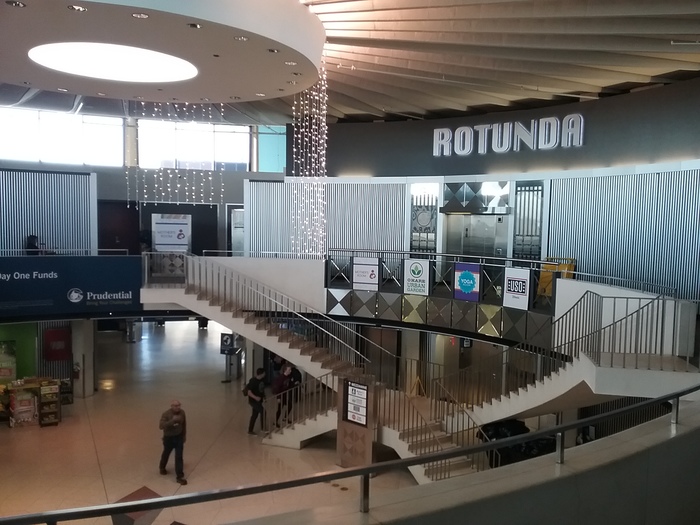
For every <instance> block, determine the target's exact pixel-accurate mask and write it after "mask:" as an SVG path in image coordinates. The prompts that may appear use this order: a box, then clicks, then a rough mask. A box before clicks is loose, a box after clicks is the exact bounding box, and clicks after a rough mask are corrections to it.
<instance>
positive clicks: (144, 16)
mask: <svg viewBox="0 0 700 525" xmlns="http://www.w3.org/2000/svg"><path fill="white" fill-rule="evenodd" d="M131 16H133V17H134V18H140V19H144V18H148V15H147V14H146V13H131Z"/></svg>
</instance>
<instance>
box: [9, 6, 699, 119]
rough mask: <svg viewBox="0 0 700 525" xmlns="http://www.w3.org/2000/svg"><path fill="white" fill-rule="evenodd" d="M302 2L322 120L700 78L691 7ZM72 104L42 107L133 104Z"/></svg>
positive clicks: (259, 111) (584, 95)
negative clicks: (320, 42) (324, 83)
mask: <svg viewBox="0 0 700 525" xmlns="http://www.w3.org/2000/svg"><path fill="white" fill-rule="evenodd" d="M302 3H304V4H306V5H307V6H308V7H309V9H311V10H312V11H313V12H314V13H316V14H317V15H318V17H319V18H320V19H321V21H322V22H323V24H324V26H325V28H326V33H327V43H326V46H325V67H326V71H327V74H328V94H329V111H328V114H329V120H330V121H341V122H345V121H347V122H357V121H373V120H399V119H430V118H441V117H446V116H458V115H471V114H480V113H485V112H491V111H505V110H513V109H523V108H532V107H540V106H548V105H554V104H563V103H567V102H572V101H578V100H590V99H597V98H600V97H607V96H614V95H618V94H622V93H627V92H629V91H631V90H635V89H641V88H647V87H653V86H658V85H663V84H668V83H672V82H678V81H682V80H686V79H689V78H694V77H696V76H700V73H699V71H700V0H514V1H502V0H480V1H479V0H303V1H302ZM222 81H225V78H223V79H222ZM67 96H69V97H70V96H71V95H67ZM34 98H36V93H32V92H31V90H28V89H23V88H21V87H18V86H9V85H0V104H4V105H16V106H20V107H21V106H23V105H25V104H26V105H31V100H32V99H34ZM59 98H60V97H59ZM80 98H81V100H80V101H79V103H75V101H74V102H73V103H71V102H70V101H68V100H66V101H63V102H61V101H60V100H58V99H56V98H55V97H54V98H52V99H51V101H52V102H53V103H55V104H58V105H59V106H60V107H61V108H65V107H73V108H77V109H76V110H77V111H82V108H89V112H91V113H101V112H102V113H104V114H122V113H123V114H124V115H128V114H130V113H132V112H134V111H135V106H136V105H135V104H134V103H133V102H129V101H125V102H124V103H121V104H115V103H114V101H109V100H104V99H95V98H91V97H84V98H83V97H80ZM293 100H294V99H293V97H285V98H281V99H277V100H274V101H273V100H268V101H259V102H258V101H254V102H247V103H245V104H236V103H231V104H226V106H227V108H226V109H227V111H225V112H224V113H225V118H226V119H227V120H228V119H233V120H236V121H237V123H245V124H248V123H260V124H283V123H285V122H289V121H290V120H291V116H292V105H293ZM101 108H103V111H101Z"/></svg>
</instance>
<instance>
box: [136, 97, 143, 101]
mask: <svg viewBox="0 0 700 525" xmlns="http://www.w3.org/2000/svg"><path fill="white" fill-rule="evenodd" d="M134 98H135V99H136V100H143V97H134Z"/></svg>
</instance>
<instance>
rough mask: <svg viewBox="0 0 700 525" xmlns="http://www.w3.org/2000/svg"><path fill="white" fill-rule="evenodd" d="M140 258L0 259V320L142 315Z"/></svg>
mask: <svg viewBox="0 0 700 525" xmlns="http://www.w3.org/2000/svg"><path fill="white" fill-rule="evenodd" d="M140 289H141V257H138V256H131V257H129V256H105V257H63V256H45V257H41V256H37V257H3V258H0V319H2V318H3V317H10V318H14V317H24V316H27V317H28V316H34V317H43V316H52V317H53V316H56V315H62V314H66V315H69V316H74V315H79V314H85V315H87V316H90V315H93V314H100V313H109V312H134V311H139V310H141V298H140V294H139V292H140Z"/></svg>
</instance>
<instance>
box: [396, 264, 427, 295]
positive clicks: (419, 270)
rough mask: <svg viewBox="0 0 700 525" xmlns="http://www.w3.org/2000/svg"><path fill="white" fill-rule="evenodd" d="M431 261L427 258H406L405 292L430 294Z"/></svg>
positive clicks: (404, 272)
mask: <svg viewBox="0 0 700 525" xmlns="http://www.w3.org/2000/svg"><path fill="white" fill-rule="evenodd" d="M429 276H430V261H428V260H427V259H406V260H405V261H404V262H403V293H405V294H411V295H428V286H429V285H428V279H429Z"/></svg>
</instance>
